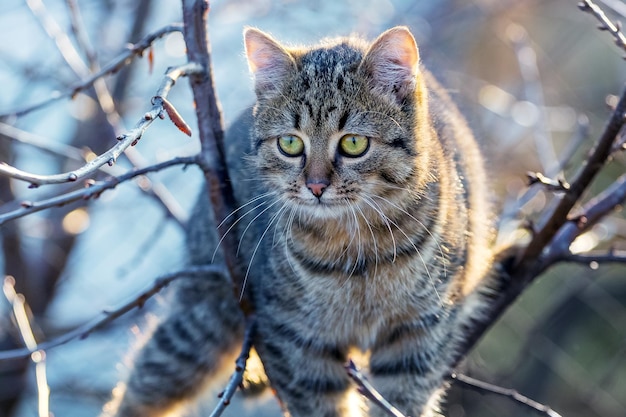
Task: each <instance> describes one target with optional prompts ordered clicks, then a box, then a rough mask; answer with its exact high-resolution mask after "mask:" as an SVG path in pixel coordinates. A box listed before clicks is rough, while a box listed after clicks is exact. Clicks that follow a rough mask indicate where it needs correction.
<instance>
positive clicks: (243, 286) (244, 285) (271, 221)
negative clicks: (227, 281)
mask: <svg viewBox="0 0 626 417" xmlns="http://www.w3.org/2000/svg"><path fill="white" fill-rule="evenodd" d="M276 203H278V200H276V201H275V202H274V203H272V205H270V206H269V207H268V208H270V207H272V206H273V205H274V204H276ZM286 207H287V203H283V205H282V206H281V208H280V209H278V211H277V212H276V213H274V214H273V215H272V217H271V218H270V220H269V222H268V223H267V226H266V227H265V230H264V231H263V233H262V234H261V237H260V238H259V241H258V242H257V244H256V246H255V247H254V250H253V251H252V255H251V256H250V261H249V262H248V268H247V269H246V275H245V276H244V278H243V284H242V285H241V293H240V294H239V301H241V300H242V299H243V292H244V291H245V289H246V284H247V283H248V276H249V275H250V268H252V262H253V261H254V257H255V256H256V253H257V251H258V250H259V247H260V246H261V242H263V238H264V237H265V235H266V234H267V232H268V231H269V230H270V228H271V227H272V225H273V224H274V222H275V221H276V219H277V218H278V217H279V215H280V213H281V212H282V211H283V210H285V208H286ZM268 208H266V209H265V210H263V212H265V211H267V209H268ZM263 212H262V213H260V214H259V215H261V214H263ZM257 217H258V216H257ZM255 219H256V217H255ZM252 221H254V220H252ZM250 223H252V222H250ZM248 226H250V225H248ZM246 229H247V228H246ZM242 236H243V234H242ZM242 240H243V239H242Z"/></svg>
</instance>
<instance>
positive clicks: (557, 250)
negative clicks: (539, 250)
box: [543, 174, 626, 266]
mask: <svg viewBox="0 0 626 417" xmlns="http://www.w3.org/2000/svg"><path fill="white" fill-rule="evenodd" d="M624 200H626V174H625V175H622V176H621V177H619V178H618V179H617V180H616V181H615V182H614V183H613V184H611V186H610V187H609V188H607V189H606V190H604V191H603V192H602V193H601V194H599V195H598V196H596V197H595V198H593V199H592V200H591V201H589V202H588V203H587V204H585V206H584V207H583V208H582V210H581V211H580V214H578V215H577V216H573V217H571V218H570V219H569V220H568V222H567V223H566V224H565V225H563V227H561V229H560V230H559V231H558V232H557V234H556V235H555V236H554V238H553V239H552V241H551V242H550V244H549V245H548V246H547V247H546V249H545V254H544V261H543V262H544V263H545V264H546V266H549V265H551V264H552V263H554V262H557V261H559V260H563V259H564V258H566V257H568V256H569V255H570V250H569V247H570V245H571V244H572V242H573V241H574V239H576V237H578V236H579V235H580V234H581V233H583V232H584V231H586V230H588V229H589V228H590V227H592V226H593V225H594V224H596V223H597V222H598V221H599V220H601V219H602V218H603V217H604V216H606V215H607V214H608V213H610V212H611V211H613V210H614V209H615V207H617V206H619V205H620V204H622V203H623V202H624Z"/></svg>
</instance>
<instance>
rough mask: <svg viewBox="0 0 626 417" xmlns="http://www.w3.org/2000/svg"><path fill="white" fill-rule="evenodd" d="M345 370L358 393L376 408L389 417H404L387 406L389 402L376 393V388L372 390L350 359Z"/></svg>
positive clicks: (390, 406) (371, 386) (389, 405)
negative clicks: (355, 385)
mask: <svg viewBox="0 0 626 417" xmlns="http://www.w3.org/2000/svg"><path fill="white" fill-rule="evenodd" d="M345 368H346V371H347V372H348V376H349V377H350V378H352V380H353V381H354V382H355V383H356V384H357V386H358V390H359V393H361V395H363V396H364V397H365V398H367V399H369V400H370V401H372V402H373V403H374V404H376V406H378V407H379V408H380V409H381V410H383V411H384V412H385V413H387V414H388V415H390V416H391V417H406V416H405V415H404V414H402V413H401V412H400V411H399V410H398V409H397V408H395V407H394V406H393V405H391V404H389V401H387V400H386V399H385V397H383V396H382V395H381V394H380V392H378V391H377V390H376V388H374V386H373V385H372V384H370V383H369V381H368V380H367V378H365V376H364V375H363V374H362V373H361V371H359V370H358V368H357V367H356V365H355V364H354V362H353V361H352V359H350V360H349V361H348V363H347V364H346V366H345Z"/></svg>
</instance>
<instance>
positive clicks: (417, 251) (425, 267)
mask: <svg viewBox="0 0 626 417" xmlns="http://www.w3.org/2000/svg"><path fill="white" fill-rule="evenodd" d="M364 201H366V200H364ZM366 202H367V201H366ZM371 203H373V204H375V205H376V206H377V207H378V210H377V212H378V213H380V214H382V215H383V216H384V217H385V218H387V219H388V220H389V222H391V224H392V225H394V226H395V227H396V229H398V231H399V232H400V233H402V234H403V235H404V237H405V238H406V239H407V241H409V243H410V244H411V246H412V247H413V249H415V253H417V256H419V258H420V261H421V262H422V265H423V266H424V270H425V271H426V275H427V276H428V280H429V281H430V284H431V285H432V287H433V290H434V291H435V294H436V295H437V299H438V300H439V303H440V304H441V306H442V307H443V305H444V304H443V300H442V299H441V296H440V295H439V291H438V290H437V285H436V283H435V280H434V279H433V277H432V275H431V273H430V271H429V270H428V265H427V264H426V261H425V260H424V257H423V256H422V253H421V252H420V250H419V249H418V248H417V246H415V243H413V241H412V240H411V238H410V237H409V235H407V234H406V232H405V231H404V230H403V229H402V228H401V227H400V226H398V224H397V223H395V222H394V221H393V220H391V219H390V218H389V217H387V216H386V215H385V214H384V213H382V210H381V209H380V206H379V205H378V204H377V203H376V202H375V201H371ZM370 207H371V206H370ZM372 208H373V207H372ZM422 226H423V224H422ZM427 232H428V230H427ZM444 268H445V263H444Z"/></svg>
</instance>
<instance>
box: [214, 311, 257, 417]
mask: <svg viewBox="0 0 626 417" xmlns="http://www.w3.org/2000/svg"><path fill="white" fill-rule="evenodd" d="M255 329H256V321H255V320H254V316H248V318H247V320H246V331H245V333H244V336H243V344H242V346H241V353H240V354H239V356H238V357H237V360H236V361H235V372H233V374H232V375H231V377H230V379H229V381H228V385H226V388H225V389H224V391H222V392H221V393H220V394H219V398H220V400H219V402H218V404H217V406H216V407H215V409H213V412H212V413H211V414H210V416H209V417H219V416H221V415H222V413H223V412H224V410H226V407H227V406H228V405H229V404H230V401H231V400H232V398H233V395H235V392H236V391H237V389H238V388H239V387H240V386H241V384H242V382H243V374H244V372H245V371H246V362H247V361H248V358H249V357H250V350H251V349H252V341H253V339H254V332H255Z"/></svg>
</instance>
